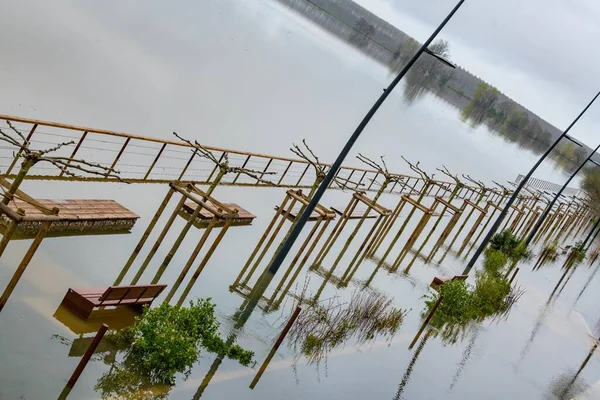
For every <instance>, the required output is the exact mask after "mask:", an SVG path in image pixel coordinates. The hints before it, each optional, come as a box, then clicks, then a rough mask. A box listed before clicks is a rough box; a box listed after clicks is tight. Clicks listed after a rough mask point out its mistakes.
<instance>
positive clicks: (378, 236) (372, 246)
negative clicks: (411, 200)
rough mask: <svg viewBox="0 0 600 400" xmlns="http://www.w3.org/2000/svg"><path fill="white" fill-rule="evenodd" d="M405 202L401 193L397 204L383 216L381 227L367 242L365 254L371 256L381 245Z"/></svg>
mask: <svg viewBox="0 0 600 400" xmlns="http://www.w3.org/2000/svg"><path fill="white" fill-rule="evenodd" d="M405 204H406V200H405V199H404V196H402V195H401V196H400V200H399V201H398V204H396V207H395V208H394V210H393V211H392V213H391V214H390V215H389V216H387V217H386V218H385V220H384V221H383V223H382V224H381V228H379V229H378V230H377V233H375V236H374V237H373V240H371V243H369V246H368V247H367V251H366V254H367V255H368V256H373V255H374V254H375V253H376V252H377V250H378V249H379V247H380V246H381V243H382V242H383V241H384V239H385V238H386V236H387V234H388V233H389V232H390V230H391V229H392V226H393V225H394V222H396V219H397V218H398V216H399V215H400V213H401V212H402V209H403V208H404V205H405Z"/></svg>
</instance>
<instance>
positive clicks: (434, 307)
mask: <svg viewBox="0 0 600 400" xmlns="http://www.w3.org/2000/svg"><path fill="white" fill-rule="evenodd" d="M442 300H444V296H442V295H441V294H440V297H438V299H437V301H436V302H435V304H434V305H433V307H432V308H431V311H429V314H427V318H425V321H424V322H423V325H421V328H420V329H419V332H417V334H416V335H415V338H414V339H413V341H412V342H411V343H410V346H408V348H409V350H410V349H412V348H413V347H414V345H415V344H416V343H417V340H419V337H420V336H421V333H423V331H424V330H425V327H426V326H427V324H429V321H431V318H433V314H435V312H436V310H437V309H438V307H439V306H440V304H442Z"/></svg>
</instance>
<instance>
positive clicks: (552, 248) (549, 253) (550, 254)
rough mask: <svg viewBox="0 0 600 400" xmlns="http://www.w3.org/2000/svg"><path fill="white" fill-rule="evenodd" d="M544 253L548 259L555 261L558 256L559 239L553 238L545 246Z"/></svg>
mask: <svg viewBox="0 0 600 400" xmlns="http://www.w3.org/2000/svg"><path fill="white" fill-rule="evenodd" d="M542 253H543V254H545V255H546V260H548V261H554V260H556V258H557V257H558V240H553V241H552V242H550V243H548V244H547V245H545V246H544V249H543V250H542Z"/></svg>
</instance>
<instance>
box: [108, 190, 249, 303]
mask: <svg viewBox="0 0 600 400" xmlns="http://www.w3.org/2000/svg"><path fill="white" fill-rule="evenodd" d="M175 193H177V194H179V195H181V197H180V199H179V201H178V202H177V205H176V206H175V208H174V209H173V211H172V212H171V215H170V216H169V219H168V220H167V222H166V223H165V224H164V225H163V229H162V231H161V232H160V234H159V236H158V238H157V239H156V241H155V242H154V245H153V246H152V248H151V249H150V252H149V253H148V255H147V256H146V258H145V259H144V261H143V262H142V265H141V266H140V268H139V270H138V271H137V273H136V275H135V276H134V278H133V279H132V281H131V284H132V285H135V284H137V283H138V281H139V280H140V278H141V277H142V275H143V274H144V271H145V270H146V268H147V267H148V265H149V264H150V262H151V261H152V259H153V258H154V255H155V254H156V252H157V251H158V249H159V247H160V245H161V244H162V242H163V240H164V239H165V237H166V236H167V234H168V233H169V231H170V229H171V227H172V226H173V223H174V222H175V219H176V218H177V216H178V215H180V214H181V213H182V212H183V213H185V214H187V216H186V219H187V223H186V226H185V227H184V229H183V230H182V232H181V233H180V234H179V236H178V237H177V238H176V240H175V242H174V243H173V245H172V247H171V249H170V251H169V253H168V254H167V256H166V257H165V259H164V260H163V262H162V264H161V265H160V266H159V268H158V270H157V272H156V274H155V275H154V277H153V278H152V282H151V283H153V284H155V283H158V282H159V280H160V279H161V277H162V275H163V273H164V272H165V270H166V268H167V266H168V265H169V264H170V262H171V260H172V259H173V257H174V256H175V253H176V252H177V250H178V249H179V247H180V245H181V243H182V242H183V239H184V238H185V236H186V235H187V233H188V231H189V227H190V226H191V225H192V224H193V222H194V221H198V223H199V224H200V225H202V224H204V223H205V224H206V227H205V228H204V232H203V234H202V236H201V237H200V239H199V241H198V243H197V245H196V247H195V248H194V250H193V251H192V254H191V255H190V257H189V258H188V260H187V262H186V264H185V266H184V267H183V269H182V271H181V273H180V274H179V276H178V278H177V281H176V282H175V284H174V285H173V286H172V287H171V290H170V292H169V294H168V295H167V300H166V301H170V299H171V298H172V297H173V295H174V294H175V292H176V291H177V289H178V288H179V286H180V285H181V283H182V281H183V279H184V278H185V276H186V275H187V273H188V271H189V270H190V268H191V267H192V265H193V263H194V262H195V260H196V258H197V257H198V254H199V253H200V251H201V250H202V249H203V248H204V246H205V245H206V242H207V241H208V237H209V236H210V234H211V232H212V231H213V229H215V228H216V227H217V226H221V229H220V230H219V233H218V235H217V237H216V238H215V240H214V241H213V242H212V244H211V245H210V247H209V249H208V250H207V252H206V253H205V255H204V257H203V258H202V260H201V261H200V264H199V265H198V267H197V269H196V271H195V272H194V274H193V276H192V278H191V280H190V283H189V284H188V286H187V287H186V289H185V290H184V292H183V294H182V296H181V298H180V300H179V303H181V302H182V301H183V299H185V297H186V295H187V293H188V292H189V290H190V289H191V287H192V286H193V284H194V283H195V281H196V279H197V278H198V276H199V275H200V273H201V272H202V271H203V269H204V267H205V266H206V265H207V263H208V262H209V260H210V258H211V257H212V255H213V253H214V252H215V250H216V249H217V247H218V246H219V244H220V243H221V241H222V239H223V237H224V236H225V234H226V232H227V230H228V229H229V227H231V226H233V225H234V224H235V223H239V224H240V225H247V224H248V220H252V219H253V218H254V216H253V215H252V214H249V213H248V212H247V211H243V215H240V209H239V208H234V207H232V206H231V205H226V204H223V203H221V202H219V201H217V200H216V199H214V198H213V197H211V196H209V195H208V194H207V193H205V192H203V191H202V190H200V189H198V188H197V187H196V186H195V185H194V184H191V183H190V184H187V185H183V184H179V183H174V182H172V183H170V184H169V191H168V192H167V195H166V196H165V198H164V200H163V201H162V203H161V204H160V206H159V207H158V209H157V211H156V213H155V215H154V217H153V218H152V220H151V221H150V224H149V225H148V227H147V228H146V231H145V232H144V234H143V235H142V237H141V239H140V241H139V242H138V244H137V246H136V247H135V249H134V251H133V253H132V254H131V256H130V257H129V259H128V260H127V262H126V263H125V266H124V267H123V269H122V271H121V273H120V275H119V276H118V277H117V280H116V281H115V283H114V285H118V284H120V283H121V281H122V280H123V278H124V277H125V275H126V274H127V272H128V271H129V269H130V268H131V266H132V265H133V263H134V261H135V260H136V258H137V256H138V255H139V253H140V251H141V250H142V248H143V247H144V245H145V243H146V241H147V239H148V237H149V236H150V234H151V233H152V231H153V229H154V227H155V226H156V223H157V222H158V220H159V219H160V217H161V215H162V214H163V212H164V210H165V208H166V207H167V205H168V204H169V202H170V200H171V198H172V197H173V195H174V194H175ZM191 209H193V212H192V213H191V214H189V211H190V210H191ZM207 220H208V221H207Z"/></svg>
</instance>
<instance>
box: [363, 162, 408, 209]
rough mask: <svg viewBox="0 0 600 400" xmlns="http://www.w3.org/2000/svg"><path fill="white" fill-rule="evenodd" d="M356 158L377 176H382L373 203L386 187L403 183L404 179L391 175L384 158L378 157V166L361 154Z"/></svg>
mask: <svg viewBox="0 0 600 400" xmlns="http://www.w3.org/2000/svg"><path fill="white" fill-rule="evenodd" d="M356 158H358V159H359V160H360V161H362V162H363V163H365V164H367V165H368V166H369V167H371V168H373V169H374V170H375V171H377V172H378V173H379V174H381V175H383V178H384V181H383V183H382V184H381V186H380V187H379V190H378V191H377V194H376V195H375V198H374V199H373V201H374V202H376V201H377V200H378V199H379V196H381V194H382V193H383V191H384V190H385V189H386V188H387V186H388V185H389V184H390V183H392V182H395V183H404V177H402V176H399V175H397V174H392V173H391V172H390V171H389V169H388V167H387V164H386V163H385V159H384V156H380V157H379V158H380V160H381V164H378V163H377V162H375V161H373V160H371V159H370V158H368V157H366V156H364V155H363V154H361V153H358V155H357V156H356Z"/></svg>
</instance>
